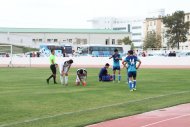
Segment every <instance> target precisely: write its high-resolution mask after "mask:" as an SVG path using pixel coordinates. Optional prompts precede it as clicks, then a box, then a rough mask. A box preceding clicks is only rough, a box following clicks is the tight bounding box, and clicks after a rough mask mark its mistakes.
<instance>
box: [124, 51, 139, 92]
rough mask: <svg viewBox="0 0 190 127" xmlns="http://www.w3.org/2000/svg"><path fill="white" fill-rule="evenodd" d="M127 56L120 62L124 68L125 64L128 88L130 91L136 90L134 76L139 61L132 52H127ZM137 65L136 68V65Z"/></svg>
mask: <svg viewBox="0 0 190 127" xmlns="http://www.w3.org/2000/svg"><path fill="white" fill-rule="evenodd" d="M128 53H129V55H128V56H127V57H126V58H125V60H124V61H123V62H122V64H123V65H124V66H126V64H127V73H128V77H129V88H130V91H133V90H136V76H137V69H138V68H139V67H140V65H141V61H140V59H138V58H137V56H135V55H133V50H129V51H128ZM137 62H138V63H139V64H138V65H137V66H136V63H137Z"/></svg>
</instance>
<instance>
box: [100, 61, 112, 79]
mask: <svg viewBox="0 0 190 127" xmlns="http://www.w3.org/2000/svg"><path fill="white" fill-rule="evenodd" d="M109 66H110V65H109V64H108V63H106V65H105V66H104V67H103V68H101V70H100V73H99V81H105V82H107V81H112V80H113V78H112V76H111V75H109V74H108V68H109Z"/></svg>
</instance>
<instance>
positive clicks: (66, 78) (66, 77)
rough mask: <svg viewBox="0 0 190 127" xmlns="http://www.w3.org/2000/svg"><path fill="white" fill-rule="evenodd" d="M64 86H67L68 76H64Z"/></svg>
mask: <svg viewBox="0 0 190 127" xmlns="http://www.w3.org/2000/svg"><path fill="white" fill-rule="evenodd" d="M65 84H66V85H67V84H68V76H65Z"/></svg>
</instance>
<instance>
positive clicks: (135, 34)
mask: <svg viewBox="0 0 190 127" xmlns="http://www.w3.org/2000/svg"><path fill="white" fill-rule="evenodd" d="M132 35H133V36H141V35H142V34H141V33H132Z"/></svg>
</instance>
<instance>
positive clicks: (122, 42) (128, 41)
mask: <svg viewBox="0 0 190 127" xmlns="http://www.w3.org/2000/svg"><path fill="white" fill-rule="evenodd" d="M117 42H118V44H120V45H121V44H124V45H131V44H132V41H131V40H130V38H129V37H124V38H123V39H119V40H118V41H117Z"/></svg>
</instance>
